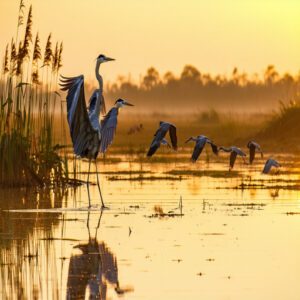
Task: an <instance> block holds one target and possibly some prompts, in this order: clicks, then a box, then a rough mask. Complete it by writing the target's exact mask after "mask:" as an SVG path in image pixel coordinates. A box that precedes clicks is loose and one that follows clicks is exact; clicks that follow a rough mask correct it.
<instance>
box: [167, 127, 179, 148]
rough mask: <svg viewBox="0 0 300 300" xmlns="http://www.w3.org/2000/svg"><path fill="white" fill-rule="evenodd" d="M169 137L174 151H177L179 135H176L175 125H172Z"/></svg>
mask: <svg viewBox="0 0 300 300" xmlns="http://www.w3.org/2000/svg"><path fill="white" fill-rule="evenodd" d="M169 135H170V139H171V143H172V147H173V149H174V150H177V134H176V127H175V126H174V125H170V127H169Z"/></svg>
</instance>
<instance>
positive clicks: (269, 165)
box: [262, 159, 273, 174]
mask: <svg viewBox="0 0 300 300" xmlns="http://www.w3.org/2000/svg"><path fill="white" fill-rule="evenodd" d="M272 165H273V164H272V160H271V159H268V160H267V161H266V163H265V166H264V169H263V171H262V172H263V173H264V174H268V173H269V172H270V170H271V168H272Z"/></svg>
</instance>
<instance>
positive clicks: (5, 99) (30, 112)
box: [0, 1, 70, 187]
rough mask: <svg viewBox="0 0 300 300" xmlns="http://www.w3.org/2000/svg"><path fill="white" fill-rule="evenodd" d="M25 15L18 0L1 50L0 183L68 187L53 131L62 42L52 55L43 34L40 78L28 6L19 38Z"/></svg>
mask: <svg viewBox="0 0 300 300" xmlns="http://www.w3.org/2000/svg"><path fill="white" fill-rule="evenodd" d="M24 14H25V6H24V2H23V1H20V7H19V17H18V25H17V34H16V37H15V38H12V40H11V43H10V44H9V45H7V47H6V51H5V55H4V65H3V70H2V77H1V82H0V185H1V186H6V187H18V186H35V185H39V186H44V185H62V184H65V183H70V181H69V179H68V167H67V157H66V155H65V156H64V157H62V156H61V155H60V153H61V152H64V153H65V151H64V148H63V147H62V146H60V145H59V144H57V140H56V139H55V138H54V132H53V131H54V129H53V128H54V126H53V125H54V122H55V121H57V120H56V119H57V112H58V111H59V108H60V109H61V111H60V116H61V117H62V116H63V110H62V105H58V103H57V102H58V100H60V96H59V93H58V92H56V91H55V89H56V88H57V77H58V72H59V70H60V68H61V66H62V44H60V47H59V46H57V47H56V56H53V52H52V48H51V39H52V37H51V34H50V35H49V36H48V40H47V45H46V48H45V52H44V53H45V55H44V59H43V65H42V67H43V68H42V80H40V74H39V71H40V70H41V67H40V64H41V60H42V54H41V52H42V50H41V45H40V39H39V35H38V33H37V34H36V36H35V40H34V43H33V33H32V26H33V12H32V6H30V8H29V10H28V15H27V18H26V20H27V21H26V23H25V28H24V37H23V39H20V40H19V36H20V34H19V33H20V32H19V31H20V30H22V25H23V24H24V19H25V15H24ZM16 45H17V47H16ZM57 45H58V44H57ZM9 49H11V51H10V53H9V51H8V50H9ZM54 58H55V61H54ZM61 134H62V135H63V132H61ZM61 140H63V138H62V139H61Z"/></svg>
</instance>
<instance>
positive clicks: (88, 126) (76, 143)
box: [60, 54, 280, 207]
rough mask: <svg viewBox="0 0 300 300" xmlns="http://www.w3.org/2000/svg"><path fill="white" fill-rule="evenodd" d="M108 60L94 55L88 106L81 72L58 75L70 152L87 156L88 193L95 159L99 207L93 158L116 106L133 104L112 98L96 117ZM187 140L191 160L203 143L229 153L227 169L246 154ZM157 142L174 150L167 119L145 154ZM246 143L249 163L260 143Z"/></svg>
mask: <svg viewBox="0 0 300 300" xmlns="http://www.w3.org/2000/svg"><path fill="white" fill-rule="evenodd" d="M109 61H114V59H113V58H110V57H107V56H105V55H103V54H100V55H99V56H98V57H97V59H96V68H95V75H96V79H97V81H98V84H99V88H98V89H96V90H95V91H94V92H93V94H92V96H91V98H90V101H89V107H87V105H86V101H85V93H84V77H83V75H79V76H76V77H64V76H61V80H60V85H61V89H62V90H63V91H66V92H67V97H66V100H67V119H68V124H69V128H70V135H71V139H72V143H73V149H74V153H75V155H77V156H79V157H81V158H87V159H88V160H89V168H88V177H87V187H88V193H89V175H90V167H91V161H92V160H93V161H94V162H95V167H96V176H97V185H98V190H99V195H100V199H101V202H102V207H105V205H104V201H103V197H102V193H101V188H100V183H99V177H98V172H97V163H96V158H97V156H98V154H99V152H100V153H105V152H106V150H107V148H108V147H109V145H111V143H112V142H113V139H114V135H115V132H116V128H117V121H118V114H119V110H120V108H122V107H124V106H133V105H132V104H130V103H129V102H127V101H125V100H123V99H121V98H120V99H118V100H117V101H116V102H115V105H114V107H113V108H111V109H110V111H109V112H108V113H107V114H106V115H105V116H104V118H103V119H102V120H100V114H101V113H102V114H105V101H104V97H103V78H102V76H101V75H100V72H99V70H100V66H101V65H102V64H103V63H105V62H109ZM167 132H169V135H170V139H171V144H172V146H171V145H170V144H169V142H168V141H167V140H166V138H165V136H166V134H167ZM190 141H193V142H195V147H194V151H193V154H192V161H193V162H196V161H197V159H198V158H199V156H200V154H201V152H202V150H203V148H204V147H205V145H206V143H207V144H210V145H211V148H212V151H213V152H214V153H215V154H216V155H217V154H218V153H219V151H224V152H229V153H230V163H229V164H230V170H231V169H232V168H233V166H234V163H235V161H236V158H237V156H241V157H242V158H243V159H244V160H245V157H246V154H245V153H244V152H243V151H242V150H241V149H240V148H237V147H235V146H232V147H229V148H225V147H217V146H216V145H215V144H214V143H213V142H212V141H211V140H210V139H209V138H207V137H206V136H204V135H199V136H197V137H190V138H189V139H188V140H187V141H186V143H188V142H190ZM160 145H167V146H169V147H172V148H173V149H174V150H177V135H176V127H175V126H174V125H173V124H171V123H168V122H160V124H159V129H158V130H157V131H156V133H155V135H154V138H153V141H152V143H151V145H150V149H149V151H148V153H147V156H148V157H150V156H152V155H153V154H154V153H155V152H156V151H157V149H158V148H159V147H160ZM247 146H248V148H249V150H250V164H252V162H253V160H254V157H255V152H256V151H258V152H260V153H261V155H263V154H262V151H261V148H260V146H259V145H258V144H257V143H255V142H254V141H250V142H249V143H248V145H247ZM272 167H276V168H278V167H280V164H279V163H278V162H277V161H276V160H274V159H271V158H270V159H268V160H267V161H266V163H265V166H264V169H263V173H269V171H270V170H271V168H272ZM89 206H90V195H89Z"/></svg>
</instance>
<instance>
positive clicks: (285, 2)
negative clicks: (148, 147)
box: [0, 0, 300, 80]
mask: <svg viewBox="0 0 300 300" xmlns="http://www.w3.org/2000/svg"><path fill="white" fill-rule="evenodd" d="M30 3H32V5H33V17H34V31H36V30H39V32H40V35H41V39H42V42H43V44H45V40H46V37H47V35H48V33H49V32H52V33H53V37H54V38H55V39H57V40H63V42H64V55H63V64H64V66H63V69H62V73H64V74H65V75H78V74H82V73H83V74H85V76H86V78H93V76H94V60H95V58H96V56H98V54H100V53H104V54H106V55H108V56H111V57H114V58H116V59H117V60H116V62H113V63H109V64H107V65H105V66H104V67H103V68H102V74H103V75H104V76H105V79H106V80H114V79H115V78H116V77H117V75H118V74H123V75H126V76H127V75H128V74H131V76H132V78H133V79H138V78H139V76H140V74H142V73H144V72H145V70H146V69H147V68H148V67H149V66H155V67H156V68H157V69H158V70H159V71H160V72H161V73H162V72H165V71H168V70H171V71H173V72H174V73H175V74H179V73H180V71H181V70H182V68H183V66H184V65H185V64H193V65H195V66H196V67H197V68H198V69H199V70H200V71H201V70H202V71H204V72H211V73H213V74H216V73H230V72H231V71H232V69H233V68H234V67H235V66H237V67H238V68H239V69H240V70H242V71H247V72H261V71H262V70H263V69H265V67H266V65H267V64H274V65H275V66H276V67H277V69H278V70H279V71H281V72H285V71H289V72H292V73H298V71H299V69H300V1H298V0H210V1H202V0H109V1H108V0H107V1H104V0H31V1H29V0H25V4H26V5H27V8H28V6H29V5H30ZM18 5H19V0H0V51H1V54H3V52H4V49H5V45H6V43H7V42H8V41H10V39H11V37H12V36H15V33H16V21H17V10H18Z"/></svg>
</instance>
